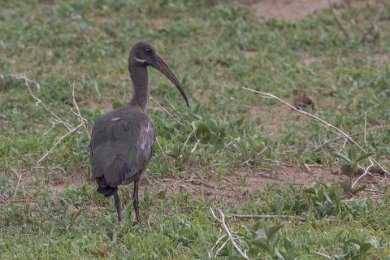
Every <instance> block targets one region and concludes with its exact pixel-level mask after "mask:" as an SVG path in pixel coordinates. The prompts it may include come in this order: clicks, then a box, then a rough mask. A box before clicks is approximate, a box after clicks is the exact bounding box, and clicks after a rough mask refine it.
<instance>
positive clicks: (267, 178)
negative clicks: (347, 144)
mask: <svg viewBox="0 0 390 260" xmlns="http://www.w3.org/2000/svg"><path fill="white" fill-rule="evenodd" d="M345 179H346V177H345V176H343V175H341V174H339V173H338V172H337V171H335V170H332V169H328V168H324V167H323V166H321V165H302V166H299V165H294V164H291V165H289V164H284V165H282V166H279V167H278V169H277V170H276V171H275V172H269V171H268V172H265V171H258V172H255V173H254V174H252V173H251V174H250V175H247V174H246V173H244V172H241V173H237V174H234V175H225V176H223V177H221V178H220V180H218V181H217V180H216V178H213V177H212V176H209V177H208V178H206V179H204V180H200V179H195V178H190V179H179V178H165V179H160V180H158V181H156V182H152V183H148V181H147V180H146V179H143V181H141V185H140V193H141V194H143V192H144V190H145V187H148V189H150V190H155V191H156V192H160V191H166V192H167V193H171V194H178V193H179V192H181V191H186V192H188V193H189V194H191V195H192V196H199V197H208V198H211V199H213V200H216V201H235V202H238V201H243V200H245V198H246V195H247V194H249V193H250V192H251V191H254V190H262V189H264V187H265V186H266V185H270V186H271V187H280V186H281V185H287V184H291V185H295V186H302V187H310V186H312V185H314V184H315V183H316V182H317V181H321V182H324V183H332V182H337V183H340V182H341V181H343V180H345ZM361 183H362V184H366V185H372V186H373V187H374V186H376V185H378V184H380V185H385V184H386V183H390V180H389V179H386V178H383V176H380V177H376V178H373V177H370V176H367V177H366V178H364V179H362V180H361Z"/></svg>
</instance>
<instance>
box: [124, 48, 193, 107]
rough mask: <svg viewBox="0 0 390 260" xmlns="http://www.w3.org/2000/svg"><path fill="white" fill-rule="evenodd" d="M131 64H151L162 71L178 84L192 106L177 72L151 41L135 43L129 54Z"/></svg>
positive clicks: (177, 86)
mask: <svg viewBox="0 0 390 260" xmlns="http://www.w3.org/2000/svg"><path fill="white" fill-rule="evenodd" d="M129 66H145V67H147V66H151V67H153V68H155V69H156V70H158V71H160V72H161V73H163V74H164V75H165V76H166V77H167V78H168V79H169V80H170V81H171V82H172V83H173V84H174V85H175V86H176V88H177V89H178V90H179V91H180V94H181V95H182V96H183V98H184V100H185V102H186V104H187V106H188V107H189V106H190V105H189V102H188V98H187V95H186V93H185V91H184V89H183V86H182V85H181V83H180V82H179V80H178V79H177V78H176V76H175V74H173V72H172V71H171V70H170V69H169V67H168V65H167V64H166V62H165V61H164V60H163V58H161V57H160V56H159V55H158V53H157V51H156V49H155V48H153V46H152V45H150V44H149V43H147V42H138V43H137V44H135V45H134V47H133V48H132V49H131V51H130V55H129Z"/></svg>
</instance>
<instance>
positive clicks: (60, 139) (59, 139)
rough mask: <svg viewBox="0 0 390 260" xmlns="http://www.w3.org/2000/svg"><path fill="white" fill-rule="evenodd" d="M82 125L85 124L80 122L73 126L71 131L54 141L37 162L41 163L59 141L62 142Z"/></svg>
mask: <svg viewBox="0 0 390 260" xmlns="http://www.w3.org/2000/svg"><path fill="white" fill-rule="evenodd" d="M82 126H83V124H82V123H81V124H79V125H78V126H76V127H74V128H72V129H70V131H69V132H67V133H66V134H65V135H63V136H61V137H60V138H58V140H57V141H56V142H55V143H54V145H53V146H52V147H51V148H50V149H49V151H47V152H46V153H45V154H44V155H43V156H42V157H41V159H39V160H38V161H37V164H40V163H41V162H42V161H43V160H45V159H46V157H47V156H48V155H49V154H50V153H51V152H52V151H53V149H54V148H55V147H56V146H57V145H58V144H59V143H61V142H62V140H64V139H65V138H66V137H68V136H69V135H71V134H72V133H74V132H76V131H77V129H79V128H80V127H82Z"/></svg>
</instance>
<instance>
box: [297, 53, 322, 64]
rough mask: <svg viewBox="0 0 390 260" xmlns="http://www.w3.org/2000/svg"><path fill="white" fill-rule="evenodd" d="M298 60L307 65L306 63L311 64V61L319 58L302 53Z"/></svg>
mask: <svg viewBox="0 0 390 260" xmlns="http://www.w3.org/2000/svg"><path fill="white" fill-rule="evenodd" d="M299 61H300V62H301V63H302V64H303V65H305V66H308V65H310V64H313V63H319V62H321V58H319V57H314V56H308V55H303V56H302V57H300V59H299Z"/></svg>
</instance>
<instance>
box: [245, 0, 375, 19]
mask: <svg viewBox="0 0 390 260" xmlns="http://www.w3.org/2000/svg"><path fill="white" fill-rule="evenodd" d="M330 1H331V3H332V6H333V7H334V8H336V9H338V8H343V7H346V6H354V7H362V6H364V5H366V4H373V3H375V1H367V0H330ZM243 3H244V4H245V5H247V6H248V7H249V8H250V9H251V10H253V11H254V13H255V14H256V16H258V17H262V18H265V19H272V18H276V19H282V20H288V21H292V20H295V19H299V18H304V17H305V16H307V15H311V14H315V13H317V12H318V11H320V10H322V9H327V8H329V2H328V0H243Z"/></svg>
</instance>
